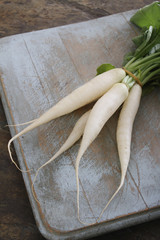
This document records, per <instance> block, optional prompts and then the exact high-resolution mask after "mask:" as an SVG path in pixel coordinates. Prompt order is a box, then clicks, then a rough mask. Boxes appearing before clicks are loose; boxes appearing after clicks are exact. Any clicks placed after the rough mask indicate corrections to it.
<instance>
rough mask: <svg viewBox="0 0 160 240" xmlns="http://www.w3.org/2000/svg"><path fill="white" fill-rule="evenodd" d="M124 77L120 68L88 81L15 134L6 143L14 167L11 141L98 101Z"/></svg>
mask: <svg viewBox="0 0 160 240" xmlns="http://www.w3.org/2000/svg"><path fill="white" fill-rule="evenodd" d="M125 75H126V73H125V71H124V70H123V69H122V68H115V69H112V70H109V71H107V72H104V73H102V74H100V75H98V76H96V77H95V78H93V79H92V80H90V81H88V82H87V83H86V84H84V85H82V86H81V87H79V88H77V89H75V90H74V91H73V92H71V93H70V94H69V95H68V96H66V97H64V98H63V99H62V100H60V101H59V102H58V103H57V104H55V105H54V106H53V107H51V108H50V109H49V110H48V111H47V112H45V113H44V114H42V115H41V116H40V117H39V118H38V119H36V120H35V121H34V122H33V123H31V124H30V125H29V126H27V127H26V128H25V129H23V130H22V131H21V132H19V133H18V134H16V135H15V136H14V137H13V138H11V139H10V141H9V142H8V151H9V155H10V158H11V160H12V162H13V163H14V164H15V165H16V167H18V166H17V164H16V163H15V162H14V160H13V158H12V154H11V150H10V145H11V143H12V142H13V140H15V139H17V138H18V137H20V136H22V135H23V134H25V133H27V132H29V131H31V130H32V129H34V128H36V127H38V126H40V125H42V124H44V123H47V122H49V121H51V120H53V119H56V118H58V117H60V116H63V115H65V114H68V113H70V112H72V111H74V110H76V109H78V108H80V107H82V106H84V105H86V104H88V103H90V102H92V101H94V100H96V99H98V98H99V97H101V96H102V95H103V94H104V93H105V92H107V91H108V90H109V89H110V88H111V87H112V86H113V84H115V83H117V82H120V81H121V80H122V79H123V78H124V77H125Z"/></svg>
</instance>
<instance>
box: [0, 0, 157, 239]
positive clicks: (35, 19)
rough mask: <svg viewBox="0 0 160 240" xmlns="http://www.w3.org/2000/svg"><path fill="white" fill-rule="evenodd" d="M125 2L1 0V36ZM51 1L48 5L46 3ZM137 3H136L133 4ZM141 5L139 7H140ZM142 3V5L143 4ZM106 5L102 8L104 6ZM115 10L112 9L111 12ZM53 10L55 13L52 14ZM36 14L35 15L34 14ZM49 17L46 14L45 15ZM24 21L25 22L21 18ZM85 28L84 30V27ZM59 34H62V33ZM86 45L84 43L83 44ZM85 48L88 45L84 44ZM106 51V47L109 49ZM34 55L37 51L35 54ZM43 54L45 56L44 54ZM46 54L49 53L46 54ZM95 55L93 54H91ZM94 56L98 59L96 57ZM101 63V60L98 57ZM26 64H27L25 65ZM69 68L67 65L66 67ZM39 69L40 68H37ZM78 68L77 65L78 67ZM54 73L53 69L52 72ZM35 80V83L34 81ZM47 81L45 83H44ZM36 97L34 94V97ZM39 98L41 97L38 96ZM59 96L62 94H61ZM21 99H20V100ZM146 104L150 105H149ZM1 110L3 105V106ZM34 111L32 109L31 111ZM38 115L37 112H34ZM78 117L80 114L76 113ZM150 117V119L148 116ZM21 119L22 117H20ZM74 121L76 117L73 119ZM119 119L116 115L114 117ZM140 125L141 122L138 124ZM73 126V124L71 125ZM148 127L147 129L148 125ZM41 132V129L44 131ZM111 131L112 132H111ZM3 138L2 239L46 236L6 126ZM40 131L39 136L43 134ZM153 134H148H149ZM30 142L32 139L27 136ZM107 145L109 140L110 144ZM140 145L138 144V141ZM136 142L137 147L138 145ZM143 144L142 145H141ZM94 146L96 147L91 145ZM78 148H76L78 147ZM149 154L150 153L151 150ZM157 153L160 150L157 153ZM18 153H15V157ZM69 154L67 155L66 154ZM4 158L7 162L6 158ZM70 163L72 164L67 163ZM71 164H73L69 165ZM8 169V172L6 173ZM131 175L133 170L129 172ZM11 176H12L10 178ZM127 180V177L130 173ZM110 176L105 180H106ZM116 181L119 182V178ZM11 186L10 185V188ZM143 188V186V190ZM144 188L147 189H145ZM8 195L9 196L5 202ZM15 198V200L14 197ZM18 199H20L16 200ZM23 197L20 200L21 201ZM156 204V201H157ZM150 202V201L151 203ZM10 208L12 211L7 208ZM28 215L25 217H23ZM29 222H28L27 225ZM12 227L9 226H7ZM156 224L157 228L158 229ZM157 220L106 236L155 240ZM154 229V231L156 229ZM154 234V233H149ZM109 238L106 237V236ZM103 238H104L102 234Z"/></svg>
mask: <svg viewBox="0 0 160 240" xmlns="http://www.w3.org/2000/svg"><path fill="white" fill-rule="evenodd" d="M122 2H123V1H119V2H116V1H112V2H109V1H107V3H106V2H104V1H98V2H96V1H95V2H94V1H92V2H91V1H81V3H80V4H79V3H78V2H76V1H65V4H64V2H63V1H57V2H56V1H12V2H10V1H1V9H0V11H1V12H0V14H1V16H2V18H1V19H2V20H3V21H1V23H0V24H1V25H0V27H1V28H0V29H1V31H0V32H1V36H7V35H12V34H14V33H21V32H26V31H32V30H37V29H43V28H48V27H53V26H58V25H63V24H67V23H73V22H79V21H84V20H88V19H93V18H96V17H100V16H106V15H109V14H111V13H114V12H119V11H121V6H122V4H121V3H122ZM146 3H148V2H144V1H143V2H142V1H140V2H138V3H135V1H134V3H131V2H129V3H126V6H125V7H126V9H125V10H130V9H132V8H137V7H141V6H142V5H144V4H146ZM47 4H48V5H47ZM133 4H134V5H133ZM138 5H139V6H138ZM140 5H141V6H140ZM102 6H103V9H102ZM112 11H113V12H112ZM122 11H124V6H123V10H122ZM53 12H54V14H53ZM34 13H35V15H34ZM45 16H46V17H45ZM22 20H23V21H22ZM84 31H85V29H84ZM59 35H60V33H59ZM63 40H64V41H65V36H64V37H63ZM66 41H70V39H69V38H68V36H67V33H66ZM94 44H95V45H94V46H96V44H97V43H96V42H94ZM65 45H66V46H69V45H70V44H68V45H67V42H66V43H65ZM107 45H108V43H107V44H106V46H107ZM30 47H32V44H30ZM82 47H83V46H82ZM84 47H85V46H84ZM74 51H76V49H74ZM30 52H32V50H30ZM101 52H102V53H101V57H102V59H105V55H104V53H103V51H101ZM106 53H107V50H106ZM33 55H34V53H33ZM43 56H44V55H43ZM45 56H46V57H47V56H49V55H45ZM70 56H73V54H72V53H71V52H70ZM92 57H93V58H94V56H92ZM94 59H95V58H94ZM74 61H77V65H78V60H76V59H75V60H74ZM96 61H97V62H98V60H96ZM44 62H45V61H43V62H42V61H41V63H38V62H37V64H40V68H41V70H42V71H41V74H43V75H42V76H43V78H47V76H45V72H44V69H45V65H44ZM97 62H94V63H93V65H91V69H93V70H94V64H97ZM23 66H24V64H23ZM84 66H85V62H84V65H83V69H84ZM66 67H67V66H66ZM38 69H39V67H38ZM77 69H78V68H77ZM91 69H89V70H87V69H85V71H84V72H82V71H81V70H79V73H80V77H81V78H80V79H84V76H87V78H89V77H90V76H91V75H90V73H91ZM59 71H61V69H60V66H59ZM74 73H75V72H74ZM30 74H31V75H30V76H28V79H32V80H33V82H34V78H35V76H36V72H35V71H33V73H32V72H31V73H30ZM52 74H53V72H52ZM33 82H32V84H33ZM44 84H45V83H44ZM50 87H51V86H50V85H49V86H45V89H47V93H49V94H48V99H47V100H46V103H43V107H45V108H46V107H47V105H46V104H47V103H49V102H50V100H51V99H52V96H53V95H52V94H53V93H51V92H50ZM59 87H61V86H60V85H59V84H58V83H57V86H56V89H59ZM39 88H40V89H42V87H41V86H40V85H39V87H38V89H37V90H39ZM34 94H38V91H36V92H35V93H33V94H31V95H30V97H31V98H32V100H33V98H35V99H36V95H35V96H34ZM33 96H34V97H33ZM37 97H38V96H37ZM59 97H60V96H59ZM17 102H18V100H17ZM19 107H20V109H22V110H23V106H22V105H21V106H20V103H19ZM146 107H147V106H146ZM1 109H2V108H1ZM33 111H34V110H33V109H32V112H33ZM41 111H42V109H39V113H41ZM25 114H26V117H28V118H29V115H28V112H26V113H25ZM35 114H36V113H35ZM78 114H81V112H79V113H78ZM77 117H78V116H77ZM1 118H2V120H1V126H2V127H3V126H4V125H5V123H6V119H5V117H4V113H3V110H2V111H1ZM148 118H151V116H150V117H148ZM19 120H22V119H19ZM72 120H73V119H72ZM115 120H116V118H115ZM115 120H112V122H111V126H113V125H115V124H116V121H115ZM61 125H63V121H62V123H61ZM137 125H138V123H137ZM48 128H50V126H48V127H46V129H48ZM70 128H71V126H70ZM146 128H147V127H146ZM147 129H148V128H147ZM41 131H42V130H41ZM62 132H63V131H61V132H59V136H60V135H61V134H62ZM110 132H111V133H112V129H110ZM111 133H110V135H111ZM1 134H2V135H1V138H2V139H4V141H3V142H1V149H2V151H1V152H2V154H1V158H2V160H3V162H4V163H3V164H4V165H3V166H2V168H1V169H2V171H1V172H2V173H1V176H2V180H3V182H4V183H5V184H4V185H3V184H2V185H3V186H2V188H1V196H2V201H1V202H2V204H1V213H2V218H1V220H2V221H1V226H2V229H3V231H1V233H0V237H1V238H2V239H4V240H5V239H22V238H23V239H43V237H41V236H40V235H39V232H38V231H37V228H36V226H35V223H34V220H33V218H32V214H31V212H30V206H29V204H28V202H27V201H26V199H27V195H26V193H25V190H24V186H23V182H22V180H21V174H20V173H19V172H17V170H16V169H14V168H13V166H12V165H11V164H10V162H9V158H8V154H7V150H6V143H7V141H8V140H9V131H8V129H6V128H4V127H3V129H2V130H1ZM41 134H43V136H44V132H41ZM41 134H40V135H41ZM149 134H150V133H148V135H149ZM143 137H144V135H143V134H142V142H143V140H144V139H143ZM45 138H46V140H47V141H48V142H49V141H50V139H49V138H48V136H47V135H46V136H45ZM158 139H159V138H158V136H155V137H154V142H156V143H157V144H158ZM63 140H64V138H63V139H61V141H63ZM28 141H29V139H28ZM39 142H40V144H41V147H42V149H41V151H42V152H43V153H44V154H45V153H46V152H48V149H47V144H46V145H44V144H43V141H42V139H41V137H40V138H39ZM107 144H108V143H107ZM137 145H138V143H137ZM137 145H135V146H137ZM142 147H143V146H142ZM92 149H94V147H93V148H92ZM150 149H151V150H152V152H155V151H157V150H156V149H155V146H154V145H152V144H151V143H150ZM75 151H76V149H75ZM143 151H144V153H145V154H146V155H148V153H149V152H147V149H146V148H144V149H143ZM149 154H150V153H149ZM157 155H158V152H157ZM15 157H16V156H15V155H14V158H15ZM65 157H66V155H65ZM147 159H148V160H147V162H149V160H151V158H147ZM4 160H5V161H4ZM68 164H69V163H68ZM137 164H138V163H137V162H134V163H133V167H131V170H133V169H135V166H137ZM154 164H155V163H154V162H153V161H152V166H154ZM69 165H70V164H69ZM6 171H7V174H5V173H6ZM115 171H117V167H115ZM133 173H134V177H135V179H137V180H136V181H137V182H136V184H137V185H138V186H139V187H141V183H142V182H143V179H141V180H138V176H139V174H140V175H141V176H143V175H144V174H145V173H138V172H136V171H135V172H133ZM150 174H151V175H153V173H150ZM129 175H130V173H129ZM9 176H11V177H9ZM127 179H128V176H127ZM152 179H153V182H152V187H153V186H154V182H155V181H157V179H154V175H153V176H152ZM107 180H108V179H106V181H107ZM117 182H118V178H117ZM14 183H15V185H14V186H15V187H12V184H14ZM8 186H10V187H9V188H8ZM152 189H153V192H152V196H153V195H154V194H155V192H156V190H155V189H154V188H152ZM141 190H143V189H141ZM144 190H145V189H144ZM144 196H145V198H147V196H148V197H149V193H148V192H145V191H144ZM6 198H7V199H8V200H7V201H6ZM157 198H158V196H157ZM11 199H12V200H11ZM17 199H18V200H17ZM20 199H21V200H20ZM150 200H152V198H150V197H149V199H148V201H150ZM17 201H18V202H19V205H18V206H17ZM155 204H156V202H155ZM148 205H149V202H148ZM8 206H9V207H8ZM7 208H8V209H9V210H7ZM21 212H23V214H22V215H23V216H21ZM24 214H25V217H24ZM28 222H29V224H28ZM8 226H9V228H8ZM144 226H147V229H151V232H149V230H148V231H146V230H145V231H143V234H142V232H141V231H140V229H142V230H144V228H145V227H144ZM156 226H157V228H156ZM158 229H159V228H158V222H157V221H154V222H153V223H151V224H150V225H149V224H146V225H142V227H140V226H139V227H134V228H129V229H128V230H121V231H120V232H117V233H115V234H114V233H113V234H109V235H107V237H109V238H110V239H118V237H119V236H120V237H122V238H126V239H127V237H129V238H130V239H131V238H133V239H136V237H137V236H138V237H141V238H142V239H143V238H144V239H147V238H148V239H150V238H149V237H150V236H152V237H154V238H155V239H158V236H159V230H158ZM152 230H154V233H153V231H152ZM150 234H151V235H150ZM147 235H148V236H147ZM105 237H106V236H105ZM102 238H103V237H102Z"/></svg>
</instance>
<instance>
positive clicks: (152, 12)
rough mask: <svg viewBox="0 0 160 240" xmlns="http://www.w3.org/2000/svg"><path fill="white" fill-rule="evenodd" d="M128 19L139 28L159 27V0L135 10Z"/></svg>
mask: <svg viewBox="0 0 160 240" xmlns="http://www.w3.org/2000/svg"><path fill="white" fill-rule="evenodd" d="M130 21H131V22H132V23H134V24H135V25H136V26H138V27H140V28H144V27H147V28H148V27H149V26H153V27H157V28H159V27H160V1H155V2H153V3H151V4H150V5H147V6H145V7H143V8H141V9H140V10H139V11H137V12H136V13H135V14H134V15H133V17H131V19H130Z"/></svg>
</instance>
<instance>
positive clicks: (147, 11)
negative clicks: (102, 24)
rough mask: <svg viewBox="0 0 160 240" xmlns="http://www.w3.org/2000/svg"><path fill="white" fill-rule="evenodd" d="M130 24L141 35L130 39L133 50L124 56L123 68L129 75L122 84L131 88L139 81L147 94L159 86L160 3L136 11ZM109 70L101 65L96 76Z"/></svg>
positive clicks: (107, 66)
mask: <svg viewBox="0 0 160 240" xmlns="http://www.w3.org/2000/svg"><path fill="white" fill-rule="evenodd" d="M131 22H132V23H134V24H136V25H137V26H138V27H140V28H141V34H140V35H139V36H136V37H135V38H134V39H132V40H133V42H134V44H135V47H136V48H135V50H134V51H133V52H131V53H128V54H126V55H125V56H124V62H123V66H124V68H125V69H126V71H127V73H128V74H129V72H130V73H131V74H129V75H127V76H126V77H125V78H124V79H123V80H122V82H124V83H125V84H126V85H127V86H128V88H131V87H132V86H133V84H134V83H135V80H137V81H138V79H139V81H140V84H141V85H142V86H144V85H145V87H143V89H144V92H149V91H150V90H152V89H153V88H155V87H156V86H160V2H158V1H156V2H153V3H152V4H150V5H147V6H146V7H144V8H142V9H140V10H139V11H137V12H136V13H135V14H134V16H133V17H132V18H131ZM109 69H110V67H109V64H102V65H101V66H100V67H99V68H98V69H97V74H100V73H102V72H105V71H108V70H109ZM133 75H134V76H135V78H134V79H133Z"/></svg>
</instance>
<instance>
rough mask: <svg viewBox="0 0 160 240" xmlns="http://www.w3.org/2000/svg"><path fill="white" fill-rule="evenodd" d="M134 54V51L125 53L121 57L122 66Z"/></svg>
mask: <svg viewBox="0 0 160 240" xmlns="http://www.w3.org/2000/svg"><path fill="white" fill-rule="evenodd" d="M133 56H134V52H129V53H126V54H125V55H124V57H123V66H125V65H126V64H127V63H128V62H129V61H130V60H131V59H132V58H133Z"/></svg>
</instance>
